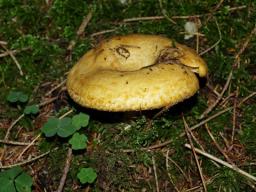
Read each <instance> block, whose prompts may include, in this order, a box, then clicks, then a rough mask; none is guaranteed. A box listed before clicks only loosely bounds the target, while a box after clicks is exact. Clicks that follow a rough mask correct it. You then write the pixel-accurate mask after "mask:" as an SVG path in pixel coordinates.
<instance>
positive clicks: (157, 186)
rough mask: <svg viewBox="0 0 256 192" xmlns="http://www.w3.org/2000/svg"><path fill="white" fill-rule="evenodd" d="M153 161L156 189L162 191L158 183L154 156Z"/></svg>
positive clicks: (158, 191)
mask: <svg viewBox="0 0 256 192" xmlns="http://www.w3.org/2000/svg"><path fill="white" fill-rule="evenodd" d="M152 163H153V170H154V176H155V182H156V191H157V192H160V189H159V184H158V177H157V172H156V162H155V158H154V156H152Z"/></svg>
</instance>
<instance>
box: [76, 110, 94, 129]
mask: <svg viewBox="0 0 256 192" xmlns="http://www.w3.org/2000/svg"><path fill="white" fill-rule="evenodd" d="M89 119H90V116H89V115H87V114H85V113H79V114H78V115H75V116H73V117H72V124H73V125H74V126H75V127H76V130H79V129H80V128H81V127H86V126H87V125H88V124H89Z"/></svg>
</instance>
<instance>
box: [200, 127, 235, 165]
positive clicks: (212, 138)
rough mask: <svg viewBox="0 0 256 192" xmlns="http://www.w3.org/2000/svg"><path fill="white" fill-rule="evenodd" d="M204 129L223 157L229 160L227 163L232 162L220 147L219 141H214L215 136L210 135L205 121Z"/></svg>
mask: <svg viewBox="0 0 256 192" xmlns="http://www.w3.org/2000/svg"><path fill="white" fill-rule="evenodd" d="M205 129H206V131H207V133H208V135H209V136H210V138H211V140H212V141H213V143H214V145H215V146H216V147H217V149H218V150H219V151H220V153H221V154H222V155H223V156H224V157H225V159H226V160H227V161H228V162H229V163H231V164H232V163H233V162H232V161H231V160H230V158H229V157H228V156H227V154H226V153H225V152H224V150H223V149H222V148H221V147H220V145H219V143H218V142H217V141H216V139H215V137H214V136H213V135H212V133H211V131H210V129H209V127H208V125H207V123H206V124H205Z"/></svg>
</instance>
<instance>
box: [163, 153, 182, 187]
mask: <svg viewBox="0 0 256 192" xmlns="http://www.w3.org/2000/svg"><path fill="white" fill-rule="evenodd" d="M168 159H169V150H167V151H166V155H165V166H166V170H167V175H168V177H169V179H170V181H171V183H172V185H173V187H174V189H175V190H176V191H177V192H180V190H179V189H178V188H177V187H176V185H175V183H174V181H173V180H172V177H171V174H170V173H169V163H168ZM182 173H183V171H182Z"/></svg>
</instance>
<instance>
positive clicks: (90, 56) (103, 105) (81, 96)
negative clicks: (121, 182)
mask: <svg viewBox="0 0 256 192" xmlns="http://www.w3.org/2000/svg"><path fill="white" fill-rule="evenodd" d="M195 73H197V74H198V75H199V76H200V77H205V76H206V74H207V66H206V64H205V62H204V61H203V59H202V58H201V57H199V56H198V55H197V54H196V52H195V51H194V50H192V49H191V48H189V47H187V46H185V45H181V44H179V43H177V42H175V41H174V40H171V39H168V38H166V37H163V36H157V35H144V34H132V35H125V36H116V37H112V38H110V39H108V40H105V41H102V42H101V43H100V44H99V45H98V46H96V47H95V48H93V49H91V50H89V51H88V52H87V53H86V54H85V55H84V56H83V57H82V58H81V59H80V60H79V61H78V63H77V64H76V65H74V66H73V68H72V69H71V71H70V72H69V74H68V78H67V90H68V92H69V94H70V96H71V98H72V99H73V100H74V101H75V102H77V103H78V104H80V105H82V106H84V107H88V108H93V109H97V110H103V111H139V110H148V109H156V108H161V107H165V106H172V105H174V104H176V103H178V102H181V101H183V100H185V99H187V98H189V97H191V96H193V95H194V94H195V93H196V92H197V90H198V89H199V82H198V78H197V76H196V74H195Z"/></svg>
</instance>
